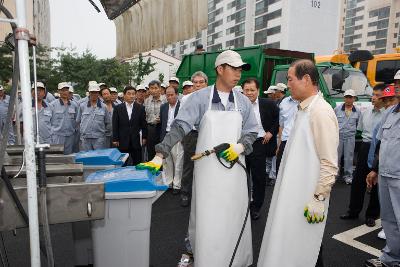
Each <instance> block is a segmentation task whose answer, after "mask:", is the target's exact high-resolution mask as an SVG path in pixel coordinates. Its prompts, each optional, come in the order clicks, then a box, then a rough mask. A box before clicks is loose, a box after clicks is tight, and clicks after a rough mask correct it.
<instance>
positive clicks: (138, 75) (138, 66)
mask: <svg viewBox="0 0 400 267" xmlns="http://www.w3.org/2000/svg"><path fill="white" fill-rule="evenodd" d="M130 65H131V67H132V73H133V79H132V80H133V82H134V83H135V84H136V85H138V84H141V83H142V81H143V77H144V76H146V75H148V74H150V73H152V72H153V71H154V66H155V65H156V63H151V58H148V59H147V61H146V62H144V60H143V55H142V54H141V53H140V54H139V58H138V60H137V61H135V62H133V63H130Z"/></svg>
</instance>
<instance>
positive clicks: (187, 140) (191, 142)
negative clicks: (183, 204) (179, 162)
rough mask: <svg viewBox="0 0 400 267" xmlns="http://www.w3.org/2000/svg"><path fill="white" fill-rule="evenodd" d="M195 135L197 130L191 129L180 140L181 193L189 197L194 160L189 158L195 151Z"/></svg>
mask: <svg viewBox="0 0 400 267" xmlns="http://www.w3.org/2000/svg"><path fill="white" fill-rule="evenodd" d="M197 137H198V133H197V131H191V132H189V133H188V134H187V135H186V136H185V137H184V138H183V140H182V145H183V170H182V181H181V183H182V184H181V194H182V195H186V196H189V197H190V196H191V194H192V184H193V169H194V162H193V161H192V160H191V159H190V158H191V157H192V156H193V155H194V154H195V153H196V144H197Z"/></svg>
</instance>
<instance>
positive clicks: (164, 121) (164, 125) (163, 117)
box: [160, 100, 181, 142]
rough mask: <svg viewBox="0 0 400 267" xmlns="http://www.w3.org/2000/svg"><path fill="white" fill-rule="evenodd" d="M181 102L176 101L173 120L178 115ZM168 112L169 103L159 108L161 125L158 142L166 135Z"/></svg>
mask: <svg viewBox="0 0 400 267" xmlns="http://www.w3.org/2000/svg"><path fill="white" fill-rule="evenodd" d="M180 105H181V102H180V101H179V100H178V102H177V103H176V107H175V113H174V118H175V117H176V115H177V114H178V111H179V107H180ZM168 110H169V103H168V102H167V103H164V104H162V105H161V107H160V123H161V130H160V142H162V140H163V139H164V137H165V135H166V134H167V122H168Z"/></svg>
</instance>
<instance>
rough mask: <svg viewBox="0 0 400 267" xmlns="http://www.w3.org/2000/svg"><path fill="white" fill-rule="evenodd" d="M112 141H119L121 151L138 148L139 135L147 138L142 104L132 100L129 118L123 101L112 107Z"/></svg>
mask: <svg viewBox="0 0 400 267" xmlns="http://www.w3.org/2000/svg"><path fill="white" fill-rule="evenodd" d="M112 126H113V142H119V147H118V148H119V149H120V150H121V151H125V152H127V151H129V150H132V149H140V148H141V146H140V135H139V132H140V131H142V138H143V139H146V138H147V122H146V112H145V110H144V106H142V105H140V104H138V103H136V102H134V103H133V108H132V115H131V119H129V117H128V112H127V111H126V105H125V103H121V104H119V105H118V106H116V107H115V108H114V111H113V117H112Z"/></svg>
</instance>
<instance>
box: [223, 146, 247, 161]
mask: <svg viewBox="0 0 400 267" xmlns="http://www.w3.org/2000/svg"><path fill="white" fill-rule="evenodd" d="M243 151H244V147H243V145H242V144H230V145H229V148H228V149H225V150H224V151H222V152H221V153H219V157H220V158H223V159H224V160H226V161H227V162H231V161H234V160H236V159H237V158H238V157H239V155H240V154H242V153H243Z"/></svg>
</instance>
